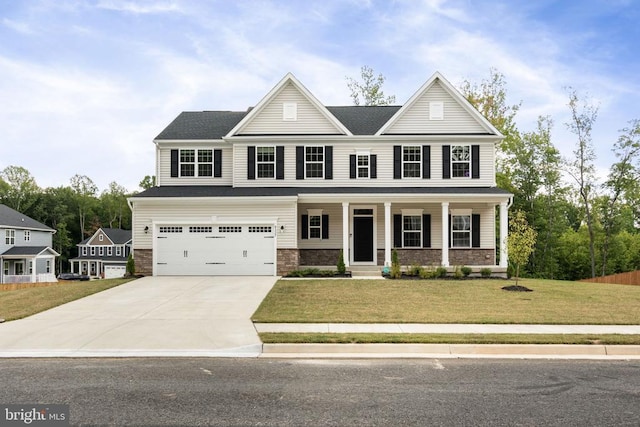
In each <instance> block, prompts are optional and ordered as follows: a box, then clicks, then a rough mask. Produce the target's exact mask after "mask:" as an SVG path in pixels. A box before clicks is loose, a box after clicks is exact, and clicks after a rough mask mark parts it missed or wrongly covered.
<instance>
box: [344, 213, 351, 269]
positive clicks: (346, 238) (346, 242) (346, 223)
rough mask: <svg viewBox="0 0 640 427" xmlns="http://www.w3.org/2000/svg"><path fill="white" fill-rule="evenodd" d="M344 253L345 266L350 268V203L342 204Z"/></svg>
mask: <svg viewBox="0 0 640 427" xmlns="http://www.w3.org/2000/svg"><path fill="white" fill-rule="evenodd" d="M342 252H343V254H344V265H345V266H346V267H349V260H350V259H351V256H350V254H349V202H342Z"/></svg>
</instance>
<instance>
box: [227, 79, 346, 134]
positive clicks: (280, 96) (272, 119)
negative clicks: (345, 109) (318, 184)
mask: <svg viewBox="0 0 640 427" xmlns="http://www.w3.org/2000/svg"><path fill="white" fill-rule="evenodd" d="M249 135H256V136H258V135H349V136H350V135H352V134H351V132H350V131H349V129H347V128H346V127H345V126H344V125H343V124H342V123H341V122H340V121H339V120H338V119H336V117H335V116H334V115H333V114H331V112H330V111H329V110H328V109H327V108H326V107H325V106H324V105H322V103H320V102H319V101H318V100H317V99H316V97H315V96H313V94H312V93H311V92H309V91H308V90H307V88H305V87H304V86H303V85H302V83H300V82H299V81H298V79H296V78H295V77H294V75H293V74H291V73H288V74H287V75H286V76H285V77H284V78H283V79H282V80H280V82H279V83H278V84H277V85H276V86H275V87H274V88H273V89H272V90H271V91H270V92H269V93H268V94H267V95H266V96H265V97H264V98H262V100H261V101H260V102H259V103H258V104H257V105H256V106H255V107H254V108H253V109H251V111H250V112H249V113H248V114H247V115H246V116H245V117H244V118H243V119H242V120H241V121H240V122H239V123H238V124H237V125H236V126H235V127H234V128H233V129H232V130H231V131H230V132H229V133H228V134H227V138H230V137H233V136H249Z"/></svg>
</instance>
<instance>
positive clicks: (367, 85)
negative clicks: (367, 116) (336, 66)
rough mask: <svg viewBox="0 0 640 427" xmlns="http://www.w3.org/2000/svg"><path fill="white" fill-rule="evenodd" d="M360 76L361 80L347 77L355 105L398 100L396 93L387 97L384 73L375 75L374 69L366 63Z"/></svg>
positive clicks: (378, 103) (388, 102)
mask: <svg viewBox="0 0 640 427" xmlns="http://www.w3.org/2000/svg"><path fill="white" fill-rule="evenodd" d="M360 77H361V79H362V81H361V82H359V81H357V80H356V79H353V78H351V77H347V87H348V88H349V90H350V91H351V99H353V104H354V105H360V103H364V105H365V106H371V105H390V104H393V103H394V102H396V97H395V96H394V95H390V96H387V97H385V95H384V92H383V91H382V85H383V83H384V80H385V77H384V76H383V75H382V74H378V76H377V77H375V76H374V72H373V69H372V68H370V67H368V66H366V65H364V66H363V67H362V68H361V69H360Z"/></svg>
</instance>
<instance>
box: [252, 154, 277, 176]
mask: <svg viewBox="0 0 640 427" xmlns="http://www.w3.org/2000/svg"><path fill="white" fill-rule="evenodd" d="M256 176H257V177H258V178H275V176H276V148H275V147H256Z"/></svg>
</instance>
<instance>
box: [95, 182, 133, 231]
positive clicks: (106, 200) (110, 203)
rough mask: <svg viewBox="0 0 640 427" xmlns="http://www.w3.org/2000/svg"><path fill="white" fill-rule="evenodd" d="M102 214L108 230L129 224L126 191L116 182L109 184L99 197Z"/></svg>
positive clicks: (129, 212) (129, 215)
mask: <svg viewBox="0 0 640 427" xmlns="http://www.w3.org/2000/svg"><path fill="white" fill-rule="evenodd" d="M100 205H101V207H102V213H103V215H105V216H104V218H105V220H104V222H106V223H107V224H108V226H109V228H122V227H123V224H124V223H127V222H130V221H129V218H130V217H131V210H130V209H129V207H128V206H127V189H126V188H124V187H123V186H121V185H118V183H116V182H111V183H110V184H109V188H108V189H107V190H105V191H103V192H102V194H101V195H100Z"/></svg>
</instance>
